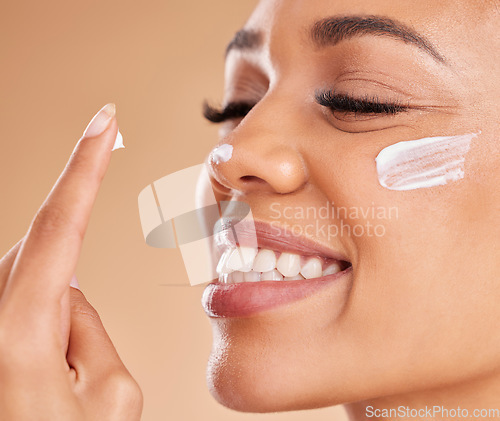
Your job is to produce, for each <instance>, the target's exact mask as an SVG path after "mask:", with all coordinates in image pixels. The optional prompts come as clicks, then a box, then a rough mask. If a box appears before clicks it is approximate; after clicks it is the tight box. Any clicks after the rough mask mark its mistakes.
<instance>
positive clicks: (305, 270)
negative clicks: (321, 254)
mask: <svg viewBox="0 0 500 421" xmlns="http://www.w3.org/2000/svg"><path fill="white" fill-rule="evenodd" d="M322 266H323V264H322V263H321V260H320V259H318V258H317V257H313V258H312V259H309V260H308V261H307V262H306V263H305V265H304V266H302V269H301V270H300V273H301V274H302V276H303V277H304V278H306V279H312V278H319V277H320V276H321V273H322Z"/></svg>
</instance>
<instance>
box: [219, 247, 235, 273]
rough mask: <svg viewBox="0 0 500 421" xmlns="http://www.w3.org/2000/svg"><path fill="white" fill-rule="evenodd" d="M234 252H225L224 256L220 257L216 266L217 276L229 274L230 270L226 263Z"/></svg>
mask: <svg viewBox="0 0 500 421" xmlns="http://www.w3.org/2000/svg"><path fill="white" fill-rule="evenodd" d="M233 251H234V250H226V251H225V252H224V254H223V255H222V256H221V258H220V260H219V263H218V264H217V269H216V270H217V273H219V274H227V273H231V272H232V270H231V269H229V268H228V266H227V261H228V260H229V257H230V256H231V254H232V253H233Z"/></svg>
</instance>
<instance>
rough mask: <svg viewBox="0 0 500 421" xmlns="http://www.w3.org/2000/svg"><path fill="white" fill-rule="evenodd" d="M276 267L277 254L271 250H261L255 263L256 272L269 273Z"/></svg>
mask: <svg viewBox="0 0 500 421" xmlns="http://www.w3.org/2000/svg"><path fill="white" fill-rule="evenodd" d="M275 267H276V254H275V253H274V251H272V250H269V249H263V250H260V251H259V253H258V254H257V256H256V257H255V260H254V262H253V270H254V271H256V272H269V271H271V270H273V269H274V268H275Z"/></svg>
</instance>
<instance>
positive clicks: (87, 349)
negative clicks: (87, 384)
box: [66, 288, 126, 379]
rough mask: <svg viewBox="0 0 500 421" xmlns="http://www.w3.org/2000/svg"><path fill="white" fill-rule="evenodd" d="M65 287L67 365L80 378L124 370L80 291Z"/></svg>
mask: <svg viewBox="0 0 500 421" xmlns="http://www.w3.org/2000/svg"><path fill="white" fill-rule="evenodd" d="M69 289H70V308H71V330H70V335H69V346H68V353H67V356H66V359H67V361H68V364H69V365H70V367H72V368H73V369H75V371H76V373H77V377H79V378H80V379H81V378H82V377H87V376H89V377H92V378H93V379H94V378H95V377H96V376H100V375H103V376H106V375H109V374H110V373H112V372H116V371H117V370H125V371H126V368H125V366H124V365H123V363H122V361H121V360H120V357H119V356H118V353H117V352H116V349H115V347H114V346H113V343H112V342H111V339H110V338H109V336H108V334H107V333H106V330H105V329H104V326H103V324H102V322H101V319H100V317H99V314H98V313H97V311H96V310H95V309H94V307H92V306H91V305H90V303H89V302H88V301H87V299H86V298H85V296H84V295H83V293H82V292H81V291H80V290H77V289H75V288H69Z"/></svg>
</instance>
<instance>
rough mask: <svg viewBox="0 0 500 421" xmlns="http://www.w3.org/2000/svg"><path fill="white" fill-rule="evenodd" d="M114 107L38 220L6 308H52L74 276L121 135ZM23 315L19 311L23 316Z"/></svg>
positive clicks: (82, 143) (84, 141) (77, 153)
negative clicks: (119, 134)
mask: <svg viewBox="0 0 500 421" xmlns="http://www.w3.org/2000/svg"><path fill="white" fill-rule="evenodd" d="M115 110H116V108H115V105H114V104H108V105H106V106H104V107H103V108H102V109H101V110H100V111H99V112H98V113H97V114H96V115H95V116H94V118H93V119H92V121H91V122H90V124H89V125H88V126H87V129H86V130H85V132H84V135H83V137H82V138H81V139H80V140H79V142H78V144H77V145H76V147H75V149H74V151H73V153H72V155H71V157H70V159H69V161H68V163H67V165H66V167H65V169H64V171H63V172H62V174H61V176H60V177H59V179H58V180H57V182H56V184H55V185H54V187H53V188H52V190H51V192H50V193H49V195H48V197H47V199H46V200H45V202H44V203H43V205H42V206H41V208H40V209H39V211H38V213H37V215H36V216H35V218H34V220H33V222H32V224H31V226H30V228H29V230H28V233H27V235H26V237H25V240H24V242H23V244H22V246H21V248H20V250H19V252H18V254H17V257H16V259H15V261H14V265H13V267H12V270H11V273H10V276H9V278H8V281H7V286H6V289H5V295H4V299H3V300H2V301H3V305H4V306H13V309H19V305H21V306H22V308H23V311H22V313H23V314H25V313H26V312H27V311H35V312H37V314H38V315H40V314H44V313H46V311H40V310H41V308H40V307H41V306H42V307H43V306H45V310H47V306H50V308H51V309H54V308H57V307H58V306H54V305H53V304H54V303H59V300H60V298H61V296H62V294H64V292H65V291H67V288H68V285H69V282H70V280H71V277H72V275H73V273H74V271H75V267H76V264H77V260H78V256H79V254H80V249H81V244H82V241H83V237H84V234H85V230H86V228H87V224H88V220H89V218H90V213H91V210H92V206H93V204H94V201H95V198H96V196H97V192H98V190H99V186H100V184H101V181H102V179H103V177H104V174H105V172H106V169H107V167H108V164H109V160H110V157H111V150H112V147H113V143H114V141H115V138H116V137H117V133H118V125H117V122H116V119H115V113H116V111H115ZM19 313H20V312H17V317H19V315H20V314H19Z"/></svg>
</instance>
